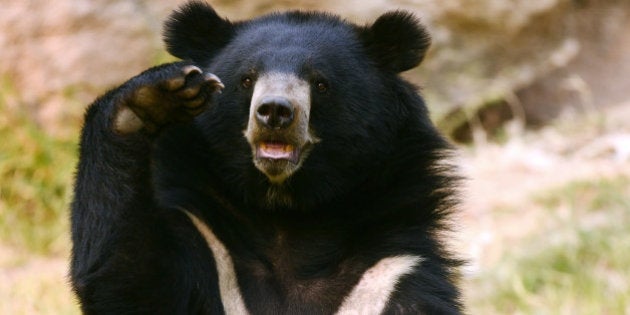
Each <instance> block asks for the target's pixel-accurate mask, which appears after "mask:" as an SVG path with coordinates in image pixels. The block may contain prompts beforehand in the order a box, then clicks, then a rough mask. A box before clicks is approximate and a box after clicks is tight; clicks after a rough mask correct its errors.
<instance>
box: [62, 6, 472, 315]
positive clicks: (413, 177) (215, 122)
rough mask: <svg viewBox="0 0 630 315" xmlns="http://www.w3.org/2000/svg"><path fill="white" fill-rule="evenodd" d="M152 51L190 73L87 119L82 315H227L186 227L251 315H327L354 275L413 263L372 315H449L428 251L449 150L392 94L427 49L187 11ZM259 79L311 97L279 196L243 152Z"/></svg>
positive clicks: (449, 205) (424, 42)
mask: <svg viewBox="0 0 630 315" xmlns="http://www.w3.org/2000/svg"><path fill="white" fill-rule="evenodd" d="M165 41H166V45H167V47H168V50H169V52H171V53H172V54H173V55H175V56H177V57H179V58H182V59H184V60H186V61H182V62H176V63H171V64H166V65H162V66H158V67H155V68H151V69H149V70H147V71H145V72H143V73H142V74H140V75H138V76H136V77H134V78H132V79H131V80H129V81H128V82H126V83H125V84H123V85H121V86H120V87H118V88H116V89H114V90H111V91H110V92H108V93H106V94H105V95H104V96H102V97H100V98H99V99H98V100H96V101H95V102H94V104H92V105H91V106H90V107H89V109H88V111H87V113H86V117H85V126H84V128H83V133H82V137H81V147H80V161H79V166H78V172H77V178H76V184H75V197H74V201H73V204H72V241H73V245H74V246H73V253H72V264H71V278H72V284H73V287H74V290H75V292H76V293H77V295H78V297H79V300H80V302H81V307H82V309H83V311H84V312H85V313H87V314H104V313H107V314H109V313H112V314H128V313H150V314H161V313H164V314H221V313H223V312H225V309H224V305H225V303H226V301H221V294H220V293H219V291H220V290H219V280H218V277H219V276H218V273H217V265H218V263H216V261H217V260H216V259H217V257H214V255H213V252H212V251H211V250H210V249H209V248H208V245H207V239H204V237H203V236H202V235H201V234H200V233H199V231H198V229H197V228H198V227H197V228H196V227H195V225H193V224H192V223H191V219H189V216H187V213H188V214H190V215H192V216H194V217H197V218H200V219H201V221H203V222H204V224H206V225H207V226H208V227H210V228H211V230H212V232H213V233H214V234H215V235H216V237H217V238H218V239H219V240H220V242H221V243H222V244H224V245H225V248H227V250H228V252H229V256H230V257H231V259H232V261H233V265H234V270H235V271H236V275H237V282H238V288H239V289H240V294H241V296H242V297H243V301H244V303H245V305H246V306H247V309H248V310H249V312H250V313H252V314H332V313H334V312H335V311H336V310H337V309H338V308H339V306H340V305H341V304H342V302H343V300H344V297H346V296H347V295H348V294H349V292H350V291H351V290H352V288H353V287H354V286H355V285H356V284H357V282H358V281H359V279H360V278H361V275H362V274H363V273H364V272H365V271H366V270H367V269H369V268H370V267H371V266H373V265H375V264H376V263H377V262H379V261H380V260H381V259H383V258H386V257H398V256H403V255H413V256H414V257H416V256H418V257H421V258H422V262H421V263H420V264H419V265H418V266H415V267H414V268H413V270H412V272H411V273H409V274H407V275H405V276H404V277H402V278H401V280H400V282H398V283H397V285H396V287H395V290H394V291H393V292H392V294H391V296H390V297H389V299H388V302H387V305H386V306H385V308H384V309H383V313H386V314H417V313H424V314H459V313H460V312H461V305H460V302H459V290H458V289H457V287H456V285H455V274H456V270H455V268H456V267H457V266H458V265H459V262H458V260H456V259H454V258H453V257H452V256H451V255H450V254H449V253H448V252H447V250H446V249H445V248H444V245H443V242H442V241H441V239H440V237H441V234H442V232H443V231H445V230H447V229H448V226H447V225H448V224H447V221H446V219H447V216H448V215H449V213H450V212H452V209H453V208H454V206H455V200H454V198H453V195H454V193H453V188H454V187H455V185H456V177H454V176H453V175H452V173H451V172H450V170H449V167H448V165H447V164H446V163H443V160H444V158H445V157H447V156H448V153H449V150H450V149H449V145H448V144H447V142H446V141H445V140H444V139H443V138H442V137H441V136H440V135H439V134H438V132H437V131H436V129H435V127H434V126H433V124H432V123H431V122H430V120H429V116H428V113H427V109H426V107H425V104H424V102H423V100H422V98H421V97H420V96H419V95H418V93H417V91H416V88H415V87H414V86H412V85H411V84H409V83H407V82H406V81H405V80H403V79H401V78H400V77H399V76H398V73H399V72H401V71H404V70H408V69H410V68H413V67H415V66H416V65H418V64H419V63H420V62H421V61H422V58H423V57H424V54H425V52H426V50H427V48H428V46H429V37H428V35H427V34H426V33H425V31H424V29H423V28H422V27H421V26H420V25H419V24H418V22H417V20H416V19H415V18H414V17H413V16H412V15H410V14H408V13H405V12H391V13H387V14H385V15H383V16H381V17H380V18H379V19H377V21H376V22H375V23H373V24H372V25H368V26H356V25H353V24H351V23H348V22H346V21H344V20H341V19H340V18H338V17H336V16H334V15H329V14H324V13H316V12H306V13H305V12H287V13H277V14H271V15H267V16H263V17H261V18H257V19H253V20H248V21H243V22H230V21H228V20H225V19H222V18H220V17H218V16H217V14H216V13H215V11H214V10H213V9H212V8H210V7H209V6H208V5H207V4H205V3H202V2H190V3H188V4H186V5H184V6H183V7H182V8H180V10H179V11H176V12H175V13H173V15H172V16H171V18H170V19H169V20H168V21H167V23H166V28H165ZM271 72H279V73H289V74H291V75H294V76H295V77H297V78H299V79H300V80H303V81H304V82H308V83H309V84H310V88H311V91H310V104H309V106H310V107H309V108H310V119H309V120H308V128H309V132H312V133H313V134H314V135H316V137H317V140H318V141H317V143H313V144H312V148H311V147H309V148H308V152H309V153H308V156H306V157H304V160H303V161H302V163H301V164H300V165H299V167H297V168H296V170H295V171H294V172H293V173H290V176H288V178H286V179H285V180H283V181H282V182H272V181H271V180H270V179H269V178H268V177H267V176H266V175H265V174H264V173H263V172H261V170H259V168H257V166H255V165H254V163H253V162H252V161H253V160H254V159H256V158H257V157H256V156H255V155H256V153H255V150H254V151H252V144H250V143H248V139H246V137H245V136H244V135H243V132H244V130H245V129H246V128H247V127H248V124H250V123H251V122H248V117H249V116H250V106H253V105H251V104H250V102H251V100H252V85H255V84H256V80H257V78H259V77H260V76H262V75H264V74H267V73H271ZM209 73H214V74H215V75H216V76H217V77H218V78H220V80H221V81H222V84H223V85H224V86H225V88H224V89H223V90H222V91H221V93H215V92H218V91H219V90H221V88H222V87H223V85H222V84H221V83H220V82H219V81H218V79H217V78H216V77H214V76H212V75H209ZM128 109H131V111H129V112H128V113H127V114H129V115H131V116H129V117H132V118H131V119H124V118H120V117H127V116H124V115H123V114H121V113H123V112H124V111H125V110H128ZM274 132H275V131H274ZM282 165H284V164H282ZM287 165H288V164H287ZM224 298H225V297H224ZM365 303H370V301H365Z"/></svg>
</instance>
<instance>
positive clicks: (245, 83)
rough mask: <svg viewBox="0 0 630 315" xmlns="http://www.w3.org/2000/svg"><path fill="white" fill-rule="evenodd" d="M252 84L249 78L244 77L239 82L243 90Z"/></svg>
mask: <svg viewBox="0 0 630 315" xmlns="http://www.w3.org/2000/svg"><path fill="white" fill-rule="evenodd" d="M253 83H254V81H253V80H252V78H250V77H244V78H243V79H242V80H241V85H242V86H243V87H244V88H246V89H249V88H251V87H252V84H253Z"/></svg>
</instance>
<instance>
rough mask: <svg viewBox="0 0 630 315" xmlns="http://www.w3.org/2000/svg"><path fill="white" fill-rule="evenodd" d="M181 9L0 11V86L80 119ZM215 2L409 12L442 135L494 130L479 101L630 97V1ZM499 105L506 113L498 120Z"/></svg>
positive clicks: (58, 114)
mask: <svg viewBox="0 0 630 315" xmlns="http://www.w3.org/2000/svg"><path fill="white" fill-rule="evenodd" d="M182 2H183V1H175V2H171V1H166V0H155V1H149V0H136V1H131V0H112V1H107V0H95V1H80V0H58V1H54V2H51V1H43V0H32V1H11V2H7V3H5V4H3V7H2V9H0V27H1V28H2V30H3V32H1V33H0V47H2V50H0V58H1V59H0V60H2V62H0V73H3V74H4V77H3V78H0V79H2V81H3V82H4V81H8V82H9V84H4V85H9V86H11V89H13V90H14V92H15V94H17V97H16V98H15V99H16V102H12V103H15V104H21V105H23V106H24V105H25V106H27V107H28V109H29V111H30V112H32V113H33V117H34V118H35V119H36V120H37V121H38V122H40V124H41V125H43V126H46V127H47V128H52V129H54V126H59V125H64V124H65V122H66V121H67V120H68V119H71V120H72V119H76V120H80V119H81V116H80V114H79V113H80V112H81V110H80V109H81V108H82V107H83V106H85V105H86V104H88V103H90V101H91V100H92V99H93V98H94V97H95V96H97V95H98V94H100V93H102V92H103V91H104V90H105V89H107V88H109V87H112V86H115V85H117V84H119V83H121V82H122V81H124V80H125V79H127V78H129V77H130V76H133V75H135V74H137V73H138V72H140V71H141V70H142V69H145V68H147V67H149V66H150V65H153V64H155V63H157V62H161V61H165V60H168V59H167V58H166V57H165V56H166V53H165V52H164V50H163V45H162V43H161V23H162V21H163V20H164V18H165V17H166V16H167V15H168V13H169V12H170V10H172V9H174V8H175V7H177V6H178V5H179V4H180V3H182ZM211 3H212V4H213V5H214V6H215V7H216V8H217V9H218V10H219V12H220V13H221V14H223V15H224V16H227V17H229V18H230V19H233V20H238V19H243V18H248V17H251V16H254V15H257V14H260V13H265V12H271V11H276V10H284V9H297V8H301V9H312V10H315V9H321V10H327V11H333V12H336V13H338V14H340V15H343V16H346V17H348V19H350V20H352V21H354V22H357V23H359V24H364V23H368V22H370V21H373V20H374V19H375V18H376V17H377V16H378V15H380V14H382V13H383V12H384V11H386V10H393V9H405V10H411V11H413V12H415V13H416V14H417V15H418V16H420V17H421V19H422V20H423V22H424V24H425V25H427V27H428V28H429V30H430V32H431V34H432V36H433V46H432V49H431V50H430V51H429V55H428V56H427V58H426V59H425V62H424V64H423V66H421V67H420V68H418V69H416V70H412V71H410V72H408V73H406V74H405V75H406V76H407V77H408V78H410V80H412V81H413V82H415V83H417V84H418V85H420V86H423V87H424V88H423V93H424V95H425V97H426V98H427V103H428V104H430V106H431V110H432V113H433V116H434V118H435V119H436V121H437V122H438V124H439V126H440V127H441V128H442V129H444V130H445V131H447V132H448V133H449V134H454V132H455V131H457V132H461V131H462V130H464V133H465V130H467V129H466V128H468V129H470V128H469V127H470V126H474V121H476V120H479V121H492V124H493V126H491V128H497V126H496V124H497V122H496V119H486V118H483V117H482V118H480V119H472V120H471V117H475V116H476V115H477V113H478V112H480V109H482V108H485V107H486V105H492V106H496V108H498V109H499V110H500V111H501V114H492V113H491V114H490V116H491V117H495V118H496V117H499V121H498V123H499V124H501V122H502V121H503V120H504V119H510V118H511V117H519V118H521V119H523V120H527V121H528V122H533V123H544V122H545V120H547V119H549V117H554V116H555V115H557V114H558V113H559V112H560V111H561V110H562V109H564V108H566V107H573V108H597V107H599V106H602V105H603V104H608V103H614V102H619V101H620V100H621V99H622V98H624V97H625V98H627V97H628V94H629V93H628V92H627V91H630V32H628V31H627V30H628V29H630V18H629V17H630V2H628V1H624V0H599V1H594V0H514V1H504V0H442V1H433V0H415V1H408V0H394V1H385V0H349V1H343V2H342V1H332V0H319V1H313V0H300V1H288V0H280V1H277V0H276V1H273V0H257V1H252V0H247V1H246V0H217V1H213V2H211ZM3 90H6V88H4V89H3ZM4 92H5V93H6V91H4ZM5 102H6V100H5ZM497 104H498V105H499V106H497ZM492 106H491V107H492ZM506 110H507V111H508V112H511V113H509V114H508V115H505V113H503V112H505V111H506ZM514 111H517V113H514ZM486 112H492V108H489V109H486V110H485V111H484V113H486ZM484 115H485V114H484ZM60 122H63V123H61V124H60Z"/></svg>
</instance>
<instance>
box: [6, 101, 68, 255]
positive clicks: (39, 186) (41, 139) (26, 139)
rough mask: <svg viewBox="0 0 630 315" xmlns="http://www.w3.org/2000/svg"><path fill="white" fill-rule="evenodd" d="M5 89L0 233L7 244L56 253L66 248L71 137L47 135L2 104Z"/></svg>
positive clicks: (18, 112) (23, 114)
mask: <svg viewBox="0 0 630 315" xmlns="http://www.w3.org/2000/svg"><path fill="white" fill-rule="evenodd" d="M6 90H9V89H4V91H6ZM8 95H10V94H9V93H4V94H0V113H2V115H0V139H2V140H0V177H1V178H2V181H1V182H0V238H1V239H2V243H3V244H4V245H9V246H12V247H19V248H26V249H27V250H29V251H33V252H37V253H41V254H48V253H62V252H64V251H66V250H67V249H68V248H69V244H68V243H69V238H68V236H67V230H68V219H69V218H68V205H69V202H70V199H71V190H72V189H71V187H72V186H71V183H72V178H73V172H74V167H75V164H76V147H77V144H76V140H74V139H71V140H70V139H66V140H64V139H58V138H54V137H52V136H49V135H47V134H46V133H45V132H44V131H43V130H42V129H40V128H38V127H37V125H36V124H35V123H34V122H33V121H32V120H31V119H29V118H28V117H27V115H26V113H24V112H23V111H22V110H21V109H20V108H19V107H17V106H12V107H9V106H8V105H7V98H8ZM75 138H76V137H75Z"/></svg>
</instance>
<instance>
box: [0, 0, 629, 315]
mask: <svg viewBox="0 0 630 315" xmlns="http://www.w3.org/2000/svg"><path fill="white" fill-rule="evenodd" d="M181 3H182V1H175V0H172V1H167V0H151V1H149V0H93V1H82V0H56V1H45V0H21V1H10V0H0V176H1V181H0V313H1V314H77V313H78V308H77V306H76V302H75V300H74V297H73V295H72V294H71V292H70V290H69V285H68V279H67V276H66V274H67V269H68V267H67V265H68V264H67V261H68V255H69V250H70V241H69V233H68V225H69V224H68V217H69V211H68V206H69V202H70V200H71V194H72V188H71V187H72V186H71V185H72V181H73V176H74V168H75V164H76V162H77V138H78V133H79V130H80V127H81V124H82V115H83V111H84V109H85V107H86V106H87V105H88V104H89V103H90V102H91V101H92V100H93V99H94V98H95V97H97V96H98V95H100V94H102V93H103V92H104V91H105V90H107V89H108V88H112V87H114V86H116V85H118V84H120V83H122V82H123V81H125V80H127V79H128V78H130V77H132V76H134V75H136V74H137V73H139V72H140V71H142V70H143V69H145V68H147V67H149V66H151V65H154V64H158V63H162V62H167V61H170V60H173V59H172V58H171V57H169V56H168V54H167V53H166V52H165V51H164V49H163V45H162V42H161V27H162V26H161V25H162V21H163V20H164V18H165V17H166V16H167V15H168V13H169V12H170V11H171V10H173V9H174V8H176V7H177V6H178V5H179V4H181ZM210 3H211V4H213V5H214V6H215V7H216V8H217V9H218V11H219V13H220V14H222V15H224V16H226V17H229V18H230V19H233V20H239V19H245V18H249V17H252V16H255V15H258V14H261V13H265V12H271V11H276V10H284V9H289V8H300V9H309V10H311V9H317V10H326V11H332V12H335V13H338V14H339V15H342V16H344V17H346V18H347V19H348V20H350V21H353V22H356V23H358V24H366V23H369V22H370V21H373V20H374V19H375V18H376V17H378V16H379V15H380V14H382V13H383V12H384V11H386V10H390V9H405V10H410V11H413V12H415V13H416V14H417V15H418V16H419V17H421V19H422V21H423V23H424V24H425V25H426V26H427V28H428V29H429V31H430V33H431V34H432V36H433V45H432V48H431V50H430V51H429V54H428V56H427V57H426V59H425V62H424V63H423V64H422V65H421V66H420V67H419V68H417V69H414V70H412V71H409V72H408V73H405V74H404V76H405V77H407V78H408V79H409V80H410V81H412V82H414V83H415V84H417V85H419V86H421V87H422V93H423V95H424V96H425V98H426V99H427V102H428V104H429V106H430V109H431V112H432V116H433V117H432V118H433V119H434V121H435V123H436V124H437V125H438V126H439V128H440V129H441V130H442V131H443V132H444V133H445V134H447V135H448V136H449V137H450V138H451V139H452V140H453V142H455V143H456V144H457V147H458V149H459V152H460V154H459V156H458V158H457V161H456V162H457V164H458V165H461V171H462V173H464V174H465V176H466V177H467V180H466V182H465V187H464V189H463V191H462V199H463V204H462V206H461V211H460V213H459V215H458V217H457V218H455V220H454V221H455V223H456V225H457V228H456V229H455V235H454V236H455V238H456V239H457V241H455V242H454V244H453V246H454V248H456V249H457V252H458V253H460V254H461V256H463V257H464V258H467V259H468V261H469V262H468V264H467V266H466V268H465V269H464V270H463V273H462V286H463V287H464V289H465V303H466V305H467V307H468V309H469V313H470V314H630V300H629V298H628V292H630V250H629V249H630V123H628V121H630V1H628V0H440V1H438V0H393V1H385V0H351V1H331V0H317V1H314V0H300V1H288V0H280V1H269V0H234V1H227V0H219V1H210Z"/></svg>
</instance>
